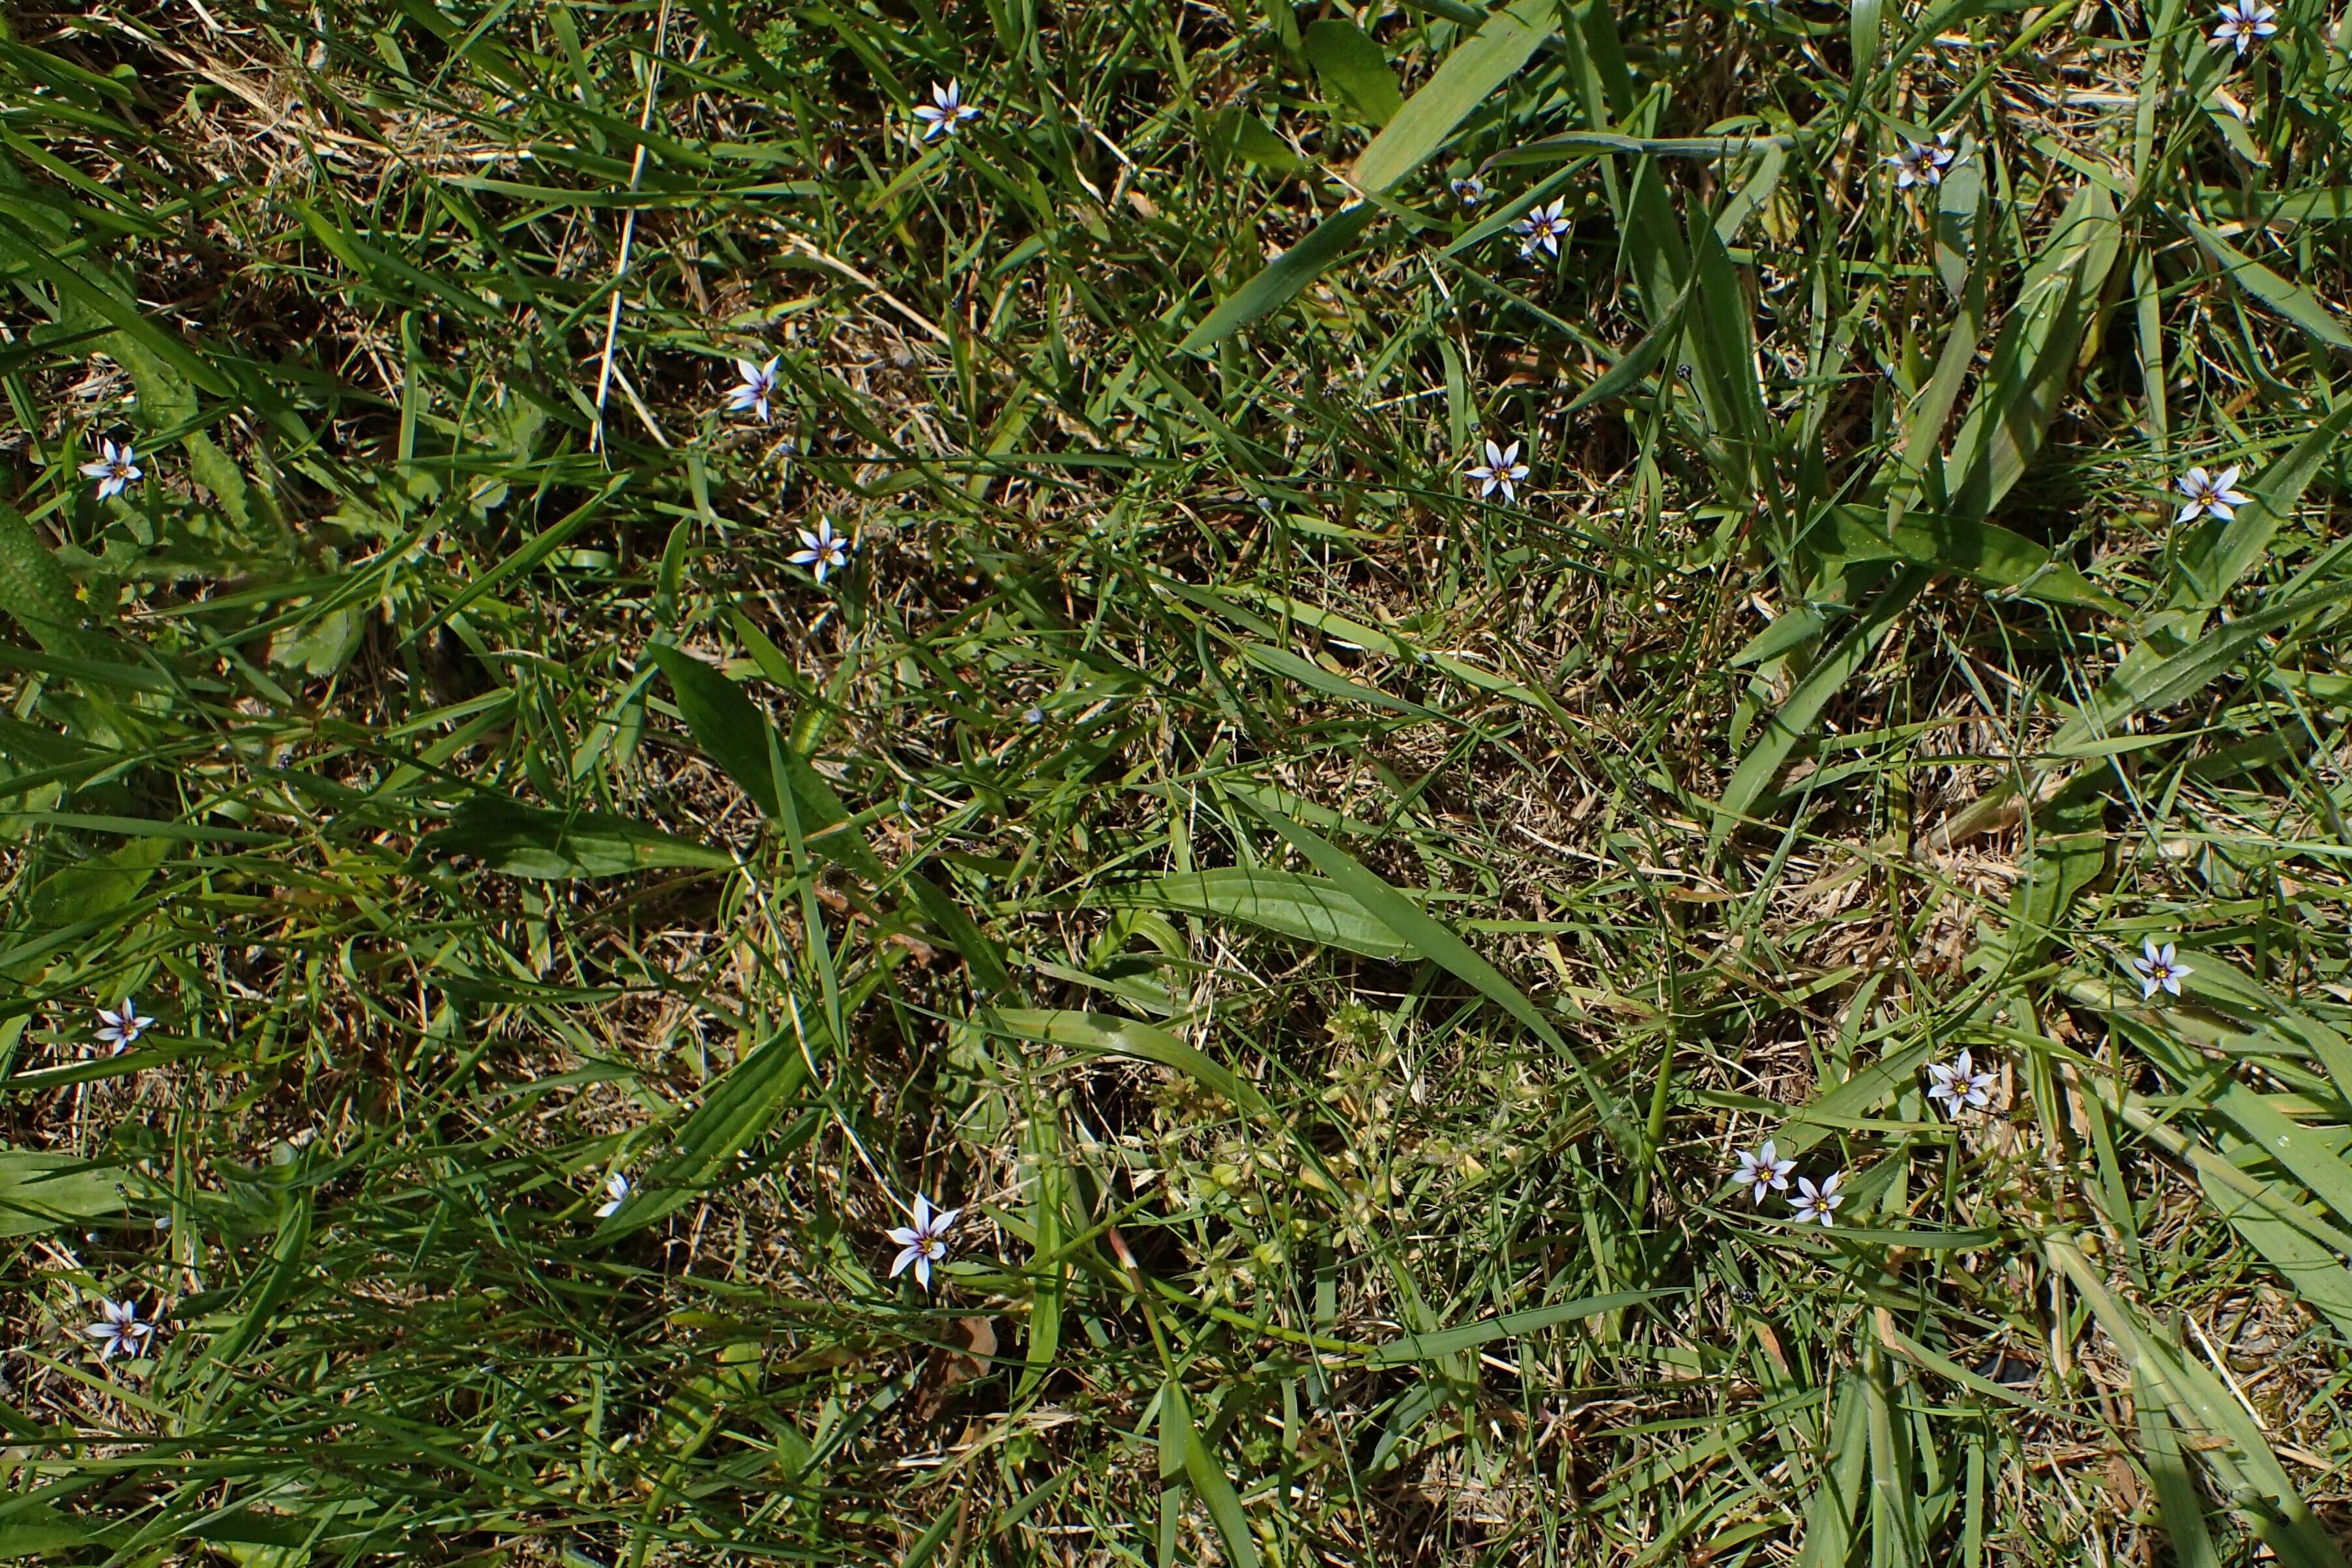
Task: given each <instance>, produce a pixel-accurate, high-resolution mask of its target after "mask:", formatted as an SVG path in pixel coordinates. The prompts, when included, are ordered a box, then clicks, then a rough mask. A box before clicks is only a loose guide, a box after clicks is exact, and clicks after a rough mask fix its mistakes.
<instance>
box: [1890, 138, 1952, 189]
mask: <svg viewBox="0 0 2352 1568" xmlns="http://www.w3.org/2000/svg"><path fill="white" fill-rule="evenodd" d="M1886 162H1887V163H1888V164H1889V165H1890V166H1891V167H1892V168H1893V169H1894V170H1895V189H1896V190H1898V191H1907V190H1909V189H1910V188H1911V187H1912V186H1914V185H1916V184H1917V183H1919V182H1920V181H1922V180H1925V181H1927V183H1929V184H1930V185H1940V184H1942V183H1944V171H1945V170H1947V169H1948V168H1950V167H1951V166H1952V133H1951V132H1950V131H1937V132H1936V140H1935V141H1906V142H1904V143H1903V151H1901V152H1897V153H1895V154H1894V155H1893V156H1892V157H1890V158H1888V159H1887V160H1886Z"/></svg>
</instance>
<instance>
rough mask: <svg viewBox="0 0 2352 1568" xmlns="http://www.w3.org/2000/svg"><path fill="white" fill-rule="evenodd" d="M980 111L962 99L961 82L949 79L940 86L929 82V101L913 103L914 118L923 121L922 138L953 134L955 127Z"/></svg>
mask: <svg viewBox="0 0 2352 1568" xmlns="http://www.w3.org/2000/svg"><path fill="white" fill-rule="evenodd" d="M979 113H980V109H979V106H978V105H976V104H970V103H966V102H965V101H964V100H963V83H961V82H960V81H951V82H950V83H948V85H947V86H945V87H941V86H940V84H939V83H937V82H933V83H932V84H931V101H930V102H929V103H919V104H917V105H915V118H916V119H917V120H921V121H922V122H923V140H924V141H930V140H931V139H932V138H933V137H938V136H953V135H954V134H955V132H956V127H957V126H959V125H961V124H962V123H963V122H964V121H965V120H971V119H972V118H974V117H975V116H977V115H978V114H979Z"/></svg>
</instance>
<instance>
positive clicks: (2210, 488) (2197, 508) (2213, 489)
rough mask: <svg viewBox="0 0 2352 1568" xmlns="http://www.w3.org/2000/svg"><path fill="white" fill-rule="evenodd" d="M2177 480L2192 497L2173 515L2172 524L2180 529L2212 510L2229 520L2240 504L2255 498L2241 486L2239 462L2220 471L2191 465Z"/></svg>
mask: <svg viewBox="0 0 2352 1568" xmlns="http://www.w3.org/2000/svg"><path fill="white" fill-rule="evenodd" d="M2174 483H2175V484H2177V485H2179V486H2180V493H2181V494H2182V495H2183V496H2185V497H2188V499H2187V500H2185V501H2184V502H2182V503H2181V507H2180V510H2179V511H2177V512H2175V513H2173V514H2172V526H2173V527H2174V528H2179V526H2180V525H2181V524H2183V523H2193V522H2195V521H2196V520H2197V519H2198V518H2199V517H2201V516H2203V515H2205V514H2206V513H2208V512H2210V513H2211V514H2212V515H2213V516H2215V517H2219V518H2221V520H2222V521H2223V522H2225V523H2226V522H2228V521H2229V520H2230V518H2231V515H2232V514H2233V513H2235V512H2236V511H2237V509H2238V508H2239V507H2242V506H2244V505H2245V504H2246V503H2247V502H2249V501H2251V500H2252V499H2253V497H2252V496H2249V495H2247V494H2246V493H2245V492H2244V491H2243V490H2241V489H2239V488H2237V484H2238V465H2236V464H2234V463H2233V464H2231V465H2230V466H2229V467H2227V468H2224V469H2222V470H2221V472H2220V473H2219V474H2208V473H2207V472H2205V470H2204V469H2202V468H2191V469H2190V470H2189V472H2188V473H2186V474H2183V475H2182V476H2180V477H2179V479H2177V480H2175V481H2174Z"/></svg>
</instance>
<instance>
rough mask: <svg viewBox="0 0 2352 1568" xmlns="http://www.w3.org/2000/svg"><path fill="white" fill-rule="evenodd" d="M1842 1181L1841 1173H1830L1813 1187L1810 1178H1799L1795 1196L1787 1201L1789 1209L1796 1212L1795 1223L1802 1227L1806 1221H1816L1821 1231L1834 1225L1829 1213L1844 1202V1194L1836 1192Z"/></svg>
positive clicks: (1842, 1175) (1842, 1173)
mask: <svg viewBox="0 0 2352 1568" xmlns="http://www.w3.org/2000/svg"><path fill="white" fill-rule="evenodd" d="M1843 1180H1845V1172H1843V1171H1832V1172H1830V1174H1829V1176H1827V1177H1826V1178H1824V1179H1823V1180H1822V1185H1821V1186H1814V1185H1813V1182H1812V1178H1811V1176H1799V1177H1798V1178H1797V1196H1796V1197H1792V1198H1790V1200H1789V1207H1791V1208H1793V1209H1795V1210H1796V1211H1797V1223H1798V1224H1800V1225H1802V1224H1803V1223H1804V1222H1805V1221H1807V1220H1808V1219H1818V1220H1820V1221H1821V1222H1822V1228H1823V1229H1827V1228H1829V1227H1830V1226H1831V1225H1832V1224H1833V1223H1834V1221H1832V1219H1831V1218H1830V1213H1831V1211H1832V1209H1834V1208H1836V1207H1837V1206H1838V1205H1839V1204H1841V1203H1843V1202H1844V1201H1845V1194H1843V1193H1842V1192H1840V1191H1838V1184H1839V1183H1840V1182H1842V1181H1843Z"/></svg>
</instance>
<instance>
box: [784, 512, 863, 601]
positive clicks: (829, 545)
mask: <svg viewBox="0 0 2352 1568" xmlns="http://www.w3.org/2000/svg"><path fill="white" fill-rule="evenodd" d="M785 559H787V560H789V561H791V562H792V563H793V565H794V566H804V567H807V568H809V569H810V570H813V571H814V572H815V573H816V580H817V582H818V584H819V585H820V586H822V585H823V584H824V574H825V573H826V572H828V571H836V570H840V569H841V568H842V567H845V566H847V565H848V564H849V540H848V539H847V538H844V537H843V536H842V535H840V534H837V533H835V532H834V531H833V519H832V518H831V517H819V518H818V519H817V520H816V531H815V532H814V533H811V532H810V531H809V530H808V529H806V528H803V529H802V530H801V548H800V549H796V550H794V551H793V553H792V554H791V555H789V556H787V557H785Z"/></svg>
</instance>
